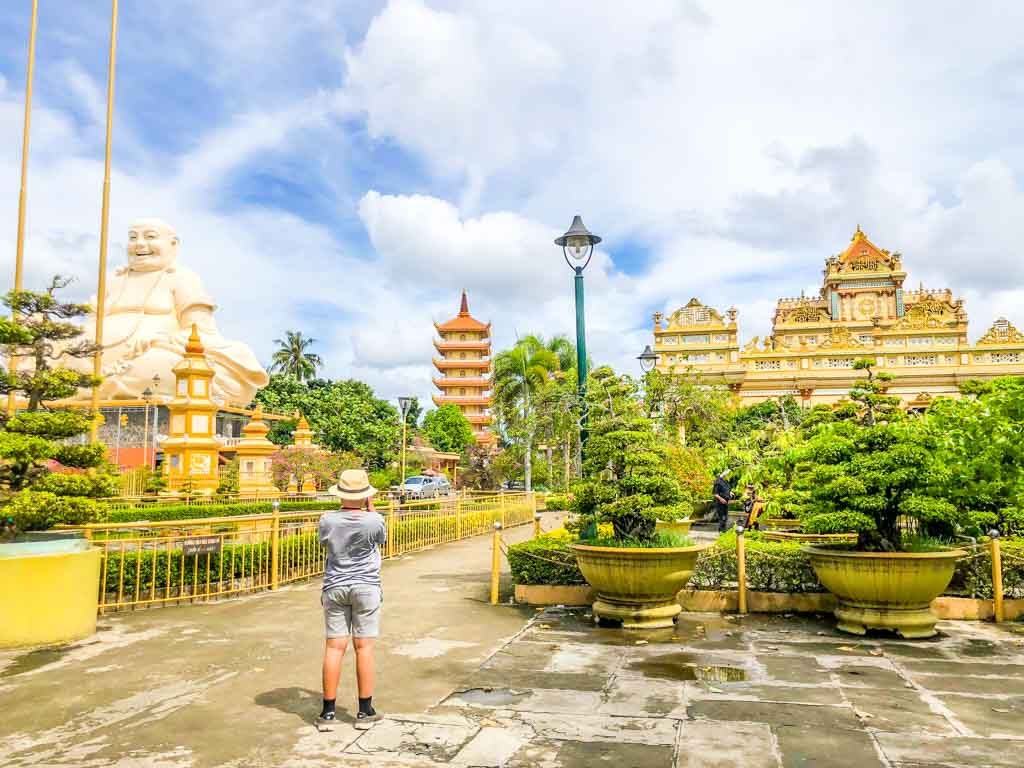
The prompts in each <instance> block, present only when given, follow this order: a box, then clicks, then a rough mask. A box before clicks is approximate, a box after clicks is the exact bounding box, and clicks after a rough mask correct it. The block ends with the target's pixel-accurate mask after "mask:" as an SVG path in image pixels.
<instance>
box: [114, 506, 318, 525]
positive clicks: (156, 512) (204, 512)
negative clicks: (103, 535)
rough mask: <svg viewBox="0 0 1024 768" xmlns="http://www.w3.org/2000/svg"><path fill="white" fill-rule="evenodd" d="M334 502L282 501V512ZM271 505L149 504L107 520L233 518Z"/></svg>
mask: <svg viewBox="0 0 1024 768" xmlns="http://www.w3.org/2000/svg"><path fill="white" fill-rule="evenodd" d="M337 508H338V502H337V501H282V502H281V511H282V512H315V511H317V510H324V509H337ZM273 511H274V506H273V504H272V503H271V502H269V501H251V502H239V503H235V504H166V505H159V504H152V505H149V506H141V507H128V508H126V509H112V510H110V512H109V513H108V515H107V522H110V523H134V522H139V521H142V520H145V521H147V522H152V523H155V522H161V521H164V520H196V519H199V518H203V517H235V516H237V515H269V514H270V513H271V512H273Z"/></svg>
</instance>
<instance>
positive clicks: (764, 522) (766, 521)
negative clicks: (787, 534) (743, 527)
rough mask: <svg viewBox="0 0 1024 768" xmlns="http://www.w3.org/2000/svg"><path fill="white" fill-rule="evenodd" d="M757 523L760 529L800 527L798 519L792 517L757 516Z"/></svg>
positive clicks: (783, 529) (776, 529)
mask: <svg viewBox="0 0 1024 768" xmlns="http://www.w3.org/2000/svg"><path fill="white" fill-rule="evenodd" d="M757 524H758V525H760V526H761V528H762V529H769V530H775V531H780V530H781V531H796V530H799V529H800V521H799V520H797V519H796V518H792V517H759V518H757Z"/></svg>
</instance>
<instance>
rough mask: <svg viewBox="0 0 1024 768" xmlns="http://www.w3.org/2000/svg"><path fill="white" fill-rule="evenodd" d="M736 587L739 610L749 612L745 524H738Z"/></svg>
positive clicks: (739, 611) (742, 612)
mask: <svg viewBox="0 0 1024 768" xmlns="http://www.w3.org/2000/svg"><path fill="white" fill-rule="evenodd" d="M736 588H737V606H736V607H737V612H738V613H740V614H744V613H746V612H747V544H746V540H745V539H744V537H743V526H742V525H737V526H736Z"/></svg>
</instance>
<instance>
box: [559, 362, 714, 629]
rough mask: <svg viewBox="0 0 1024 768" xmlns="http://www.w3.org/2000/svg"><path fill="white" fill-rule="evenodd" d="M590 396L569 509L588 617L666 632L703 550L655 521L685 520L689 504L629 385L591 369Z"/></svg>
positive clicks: (603, 370)
mask: <svg viewBox="0 0 1024 768" xmlns="http://www.w3.org/2000/svg"><path fill="white" fill-rule="evenodd" d="M591 390H592V391H593V393H594V395H593V397H594V401H593V404H592V407H591V409H590V413H591V425H592V432H591V435H590V439H589V441H588V443H587V447H586V457H585V460H584V464H583V473H584V479H583V481H582V482H581V483H578V484H577V485H576V486H575V487H574V489H573V492H574V497H573V501H572V505H571V506H572V511H573V512H574V513H575V515H576V524H577V525H579V527H580V530H581V531H582V532H583V534H582V537H581V539H580V541H579V542H578V543H576V544H573V545H572V549H573V551H574V552H575V553H576V559H577V562H578V563H579V566H580V571H581V572H582V573H583V576H584V578H585V579H586V580H587V582H588V583H589V584H590V585H591V586H592V587H593V588H594V591H595V592H596V593H597V600H596V602H595V603H594V605H593V610H594V615H595V616H596V617H597V618H598V619H603V620H607V621H614V622H621V624H622V626H623V628H625V629H652V628H659V627H671V626H672V625H673V623H674V621H675V617H676V616H677V615H678V614H679V612H680V610H681V608H680V606H679V603H678V601H677V599H676V595H677V593H678V592H679V591H680V590H681V589H683V587H685V586H686V583H687V581H689V579H690V576H691V574H692V573H693V570H694V566H695V564H696V561H697V556H698V554H699V553H700V552H701V551H702V550H703V549H706V548H707V547H708V546H711V543H708V544H706V545H702V546H694V545H693V544H692V542H691V541H690V540H689V539H686V538H684V537H680V536H678V535H675V534H671V533H659V532H658V531H657V529H656V525H657V521H658V520H675V519H676V518H687V517H689V513H690V509H691V504H692V501H691V499H689V498H687V497H686V495H685V494H684V492H683V490H682V488H681V486H680V483H679V481H678V479H677V478H676V477H674V476H673V473H672V471H671V470H670V469H669V465H668V462H667V460H666V458H667V457H666V450H665V445H664V444H663V443H662V442H661V441H662V438H660V437H659V436H658V435H657V434H656V433H655V431H654V429H653V428H652V425H651V422H650V420H648V419H645V418H642V417H641V415H640V411H639V406H638V403H637V401H636V399H635V391H634V389H633V384H632V382H631V381H630V380H629V379H628V378H625V377H618V376H616V375H615V374H614V373H613V372H612V371H611V369H609V368H599V369H598V370H596V371H595V372H594V373H593V374H592V386H591ZM599 523H606V524H610V526H611V532H612V535H611V536H610V537H602V536H600V535H598V533H597V524H599ZM602 527H604V526H602Z"/></svg>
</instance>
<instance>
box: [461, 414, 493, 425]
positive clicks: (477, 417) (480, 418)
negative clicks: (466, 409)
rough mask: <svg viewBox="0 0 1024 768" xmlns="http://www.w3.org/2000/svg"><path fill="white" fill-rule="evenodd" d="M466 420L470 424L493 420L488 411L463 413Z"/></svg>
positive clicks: (486, 422) (491, 421)
mask: <svg viewBox="0 0 1024 768" xmlns="http://www.w3.org/2000/svg"><path fill="white" fill-rule="evenodd" d="M465 416H466V421H468V422H469V423H470V424H483V425H486V424H491V423H493V422H494V417H493V416H491V414H489V413H467V414H465Z"/></svg>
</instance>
